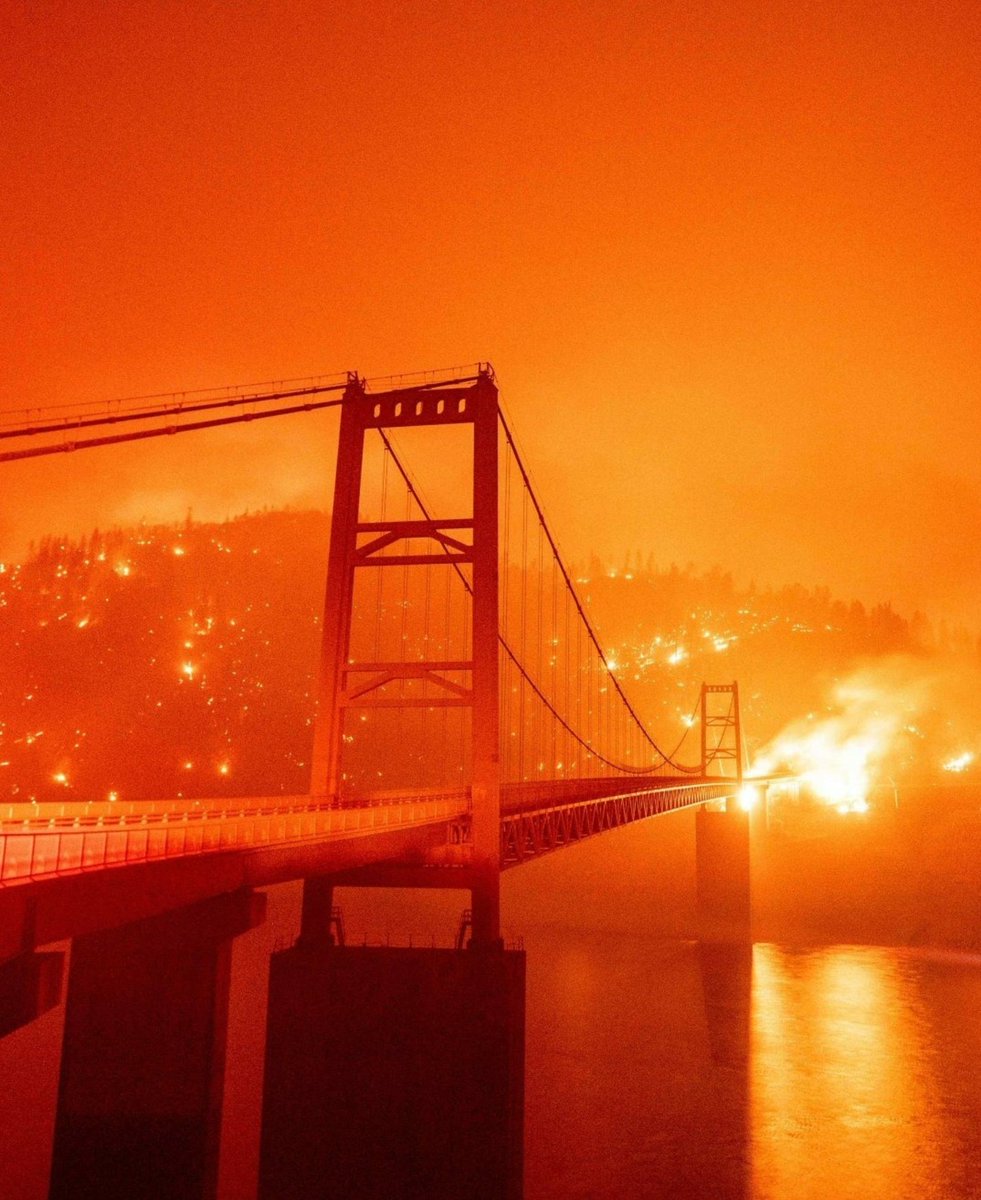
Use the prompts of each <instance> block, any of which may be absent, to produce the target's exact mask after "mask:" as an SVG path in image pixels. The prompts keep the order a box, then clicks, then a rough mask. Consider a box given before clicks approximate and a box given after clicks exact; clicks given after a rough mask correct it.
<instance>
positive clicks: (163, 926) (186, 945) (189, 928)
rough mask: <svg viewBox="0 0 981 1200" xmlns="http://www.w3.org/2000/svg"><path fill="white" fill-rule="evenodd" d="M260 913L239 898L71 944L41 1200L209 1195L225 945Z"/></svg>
mask: <svg viewBox="0 0 981 1200" xmlns="http://www.w3.org/2000/svg"><path fill="white" fill-rule="evenodd" d="M264 912H265V896H264V895H262V894H259V893H253V892H240V893H233V894H229V895H225V896H220V897H218V898H216V899H214V900H209V901H205V902H204V903H201V904H195V905H191V906H189V907H187V908H183V909H178V910H176V911H174V912H171V913H167V914H165V915H163V916H160V917H153V918H150V919H147V920H144V921H137V922H133V923H132V924H129V925H125V926H122V927H121V928H117V929H112V930H107V931H103V932H99V933H93V934H88V935H86V936H83V937H79V938H76V939H75V941H74V942H73V944H72V956H71V971H70V975H69V981H68V1000H67V1011H66V1016H65V1035H64V1046H63V1051H62V1064H61V1087H60V1094H59V1101H58V1116H57V1123H56V1129H55V1146H54V1159H53V1165H52V1182H51V1193H50V1195H51V1197H52V1200H69V1198H71V1200H75V1198H76V1197H80V1196H105V1197H109V1196H125V1197H127V1200H137V1198H140V1200H149V1198H153V1200H164V1198H168V1200H170V1198H174V1200H176V1198H177V1197H180V1198H181V1200H189V1198H192V1197H213V1196H214V1195H215V1193H216V1188H217V1176H218V1149H219V1140H220V1128H221V1101H222V1087H223V1082H224V1066H225V1034H226V1019H227V1010H228V985H229V966H230V954H231V939H232V938H234V937H235V936H236V935H237V934H240V933H244V932H245V931H246V930H248V929H251V928H253V927H254V926H255V925H257V924H258V923H259V922H261V921H262V919H263V916H264Z"/></svg>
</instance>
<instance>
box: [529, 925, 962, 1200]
mask: <svg viewBox="0 0 981 1200" xmlns="http://www.w3.org/2000/svg"><path fill="white" fill-rule="evenodd" d="M533 941H534V944H533V945H532V944H529V958H528V968H529V994H528V1022H529V1024H528V1074H527V1165H528V1173H527V1185H528V1186H527V1200H553V1198H554V1200H558V1198H559V1197H563V1198H564V1197H591V1198H595V1200H607V1198H609V1200H613V1198H614V1197H616V1198H619V1197H625V1196H630V1197H666V1198H671V1200H674V1198H679V1200H683V1198H685V1197H719V1198H720V1200H726V1198H729V1197H733V1198H735V1197H747V1198H748V1200H791V1198H792V1200H809V1198H810V1197H814V1198H817V1197H821V1198H822V1200H823V1198H825V1197H829V1196H830V1197H834V1198H835V1200H851V1198H852V1197H854V1198H856V1200H858V1198H859V1197H861V1198H862V1200H933V1198H936V1200H969V1198H976V1197H978V1196H979V1195H981V1184H979V1183H978V1180H979V1178H981V1137H979V1134H978V1129H979V1125H981V1022H979V1020H978V1016H977V1014H978V1011H979V1006H981V960H979V959H978V958H976V957H975V958H973V959H972V958H970V957H968V956H961V957H958V956H952V955H948V956H939V955H933V956H931V955H924V954H921V953H915V952H912V951H906V950H897V949H883V948H867V947H830V948H820V949H815V950H807V951H795V950H789V949H785V948H780V947H777V946H772V945H760V946H756V947H755V948H754V950H753V952H752V957H751V959H750V956H749V955H748V954H740V953H738V952H736V953H732V952H727V951H725V950H719V949H713V948H706V947H698V946H696V945H695V944H693V943H660V944H655V945H652V944H651V943H649V942H646V941H644V940H643V939H630V938H620V939H617V940H616V941H615V942H614V941H611V940H609V939H608V938H603V937H599V936H590V935H579V934H573V933H567V932H563V933H561V934H559V933H556V932H555V931H552V932H551V933H550V935H549V936H545V934H544V932H543V934H542V936H541V939H540V940H539V938H537V937H536V938H534V939H533Z"/></svg>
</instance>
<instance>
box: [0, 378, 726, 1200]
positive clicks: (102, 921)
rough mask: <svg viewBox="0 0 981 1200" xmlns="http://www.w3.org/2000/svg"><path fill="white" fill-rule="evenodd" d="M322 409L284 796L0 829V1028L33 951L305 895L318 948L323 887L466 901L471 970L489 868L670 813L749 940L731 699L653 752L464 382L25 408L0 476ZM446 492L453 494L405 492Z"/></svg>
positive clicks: (134, 809) (45, 958)
mask: <svg viewBox="0 0 981 1200" xmlns="http://www.w3.org/2000/svg"><path fill="white" fill-rule="evenodd" d="M335 407H336V408H338V409H339V410H340V432H339V443H338V452H337V468H336V472H335V485H334V497H333V508H332V515H331V521H332V525H331V536H330V543H329V548H328V565H327V582H326V596H325V602H324V606H323V616H322V649H321V658H320V664H319V688H318V697H317V710H316V717H315V719H314V729H313V747H312V766H311V776H310V785H309V789H308V791H307V792H306V793H304V794H302V795H289V796H242V797H239V798H233V799H229V798H227V797H223V798H221V799H207V798H197V799H178V798H174V799H169V800H154V801H151V800H146V801H140V800H133V801H126V802H125V803H124V802H121V801H116V802H113V801H101V800H100V801H96V800H92V801H90V802H85V801H72V802H66V803H41V804H39V803H31V804H24V803H10V804H4V805H3V806H0V1008H3V1009H4V1013H3V1021H4V1025H5V1027H6V1029H7V1030H11V1029H14V1028H17V1027H19V1026H20V1025H22V1024H24V1023H25V1022H27V1021H29V1020H30V1019H32V1018H33V1017H35V1016H36V1015H38V1014H39V1013H40V1012H43V1011H44V1010H45V1008H47V1007H50V1006H51V1004H53V1003H56V1002H57V999H58V997H59V996H60V974H59V973H60V970H61V962H60V956H59V955H57V954H46V953H45V952H44V951H43V949H41V948H43V947H44V946H46V945H48V944H50V943H53V942H57V941H59V940H61V939H67V938H75V939H82V940H83V941H84V939H85V938H86V937H94V938H96V939H99V938H103V939H104V938H105V936H106V931H110V932H111V931H112V930H113V929H115V928H120V927H122V928H124V929H132V928H136V927H137V924H138V923H140V922H143V923H146V922H148V921H150V922H153V921H156V922H158V924H159V922H160V921H166V920H167V919H168V917H167V915H168V914H172V913H176V912H178V911H182V912H186V911H187V910H188V906H198V908H197V909H196V910H195V911H199V910H200V911H204V910H203V909H201V908H200V906H202V905H204V906H207V905H209V904H211V905H212V906H214V905H215V904H218V905H220V906H221V905H223V906H224V907H223V908H221V915H220V916H219V917H218V918H217V925H216V926H215V929H216V932H215V934H214V937H213V938H212V941H213V942H214V943H215V944H217V943H218V942H220V941H222V940H223V939H226V940H227V938H228V937H233V936H235V935H236V934H237V933H240V932H242V931H243V930H245V929H248V928H251V927H252V925H253V924H254V923H255V921H257V920H261V911H260V910H261V908H262V902H261V893H257V892H256V891H255V889H258V888H262V887H266V886H269V885H272V884H275V883H279V882H283V881H288V880H304V881H305V883H304V899H303V908H302V919H301V928H300V938H299V943H298V945H300V946H307V947H309V946H321V947H323V946H327V945H331V944H333V943H335V942H336V941H338V940H341V939H342V934H343V923H342V920H341V917H340V915H339V913H338V911H337V909H336V907H335V905H334V889H335V888H336V887H338V886H363V887H421V888H456V889H460V890H462V891H465V892H468V893H469V898H470V903H469V907H468V908H467V910H466V913H465V916H464V919H463V924H462V925H461V933H460V938H459V941H458V945H459V946H461V947H462V946H463V945H464V942H465V941H466V942H467V944H469V946H470V947H471V948H472V949H473V950H475V951H480V950H484V951H487V952H494V951H495V950H497V949H500V948H501V947H502V942H501V926H500V877H501V872H502V871H503V870H506V869H509V868H515V867H518V866H521V865H522V864H524V863H527V862H529V861H531V860H533V859H535V858H537V857H539V856H541V855H542V854H545V853H548V852H555V851H557V850H560V849H562V848H564V847H568V846H571V845H574V844H576V843H577V842H579V841H581V840H582V839H584V838H587V837H590V836H593V835H596V834H599V833H602V832H604V831H607V830H611V829H615V828H617V827H620V826H623V825H626V824H629V823H631V822H636V821H640V820H645V819H647V818H650V817H653V816H655V815H657V814H660V813H665V812H669V811H673V810H677V809H681V808H690V807H697V808H699V816H700V819H702V818H703V817H704V818H705V819H706V820H707V819H708V818H709V817H713V818H716V817H720V816H721V817H723V820H722V821H721V822H720V821H716V823H715V824H714V825H711V824H709V825H707V826H706V831H705V844H706V846H707V847H708V849H707V850H705V851H704V852H703V851H702V849H701V848H700V850H699V854H700V861H699V873H700V882H701V878H702V876H703V875H704V877H705V890H706V893H707V894H708V893H713V891H714V899H713V898H712V897H711V896H710V906H711V903H714V905H715V908H716V909H717V910H718V909H719V908H720V906H721V907H722V908H726V906H729V907H733V906H734V908H735V909H738V910H740V913H741V914H742V915H741V916H739V918H738V921H742V922H743V924H744V925H745V926H746V928H748V865H747V864H748V841H747V840H746V838H747V834H746V823H745V821H744V820H743V819H742V818H743V816H744V814H741V813H737V812H736V811H735V810H736V807H737V804H736V801H737V796H738V793H739V789H740V787H741V786H742V784H743V773H744V772H743V768H744V749H743V738H742V731H741V727H740V714H739V693H738V687H737V685H736V684H735V683H714V682H710V683H705V684H703V685H702V687H701V689H700V692H699V694H698V695H697V696H695V697H693V698H692V708H691V713H690V716H689V717H688V719H687V720H686V722H685V727H684V733H683V735H682V736H681V737H680V738H676V739H673V740H672V741H671V744H667V741H666V739H665V737H664V736H662V735H660V734H658V733H657V732H656V731H654V730H652V729H651V728H650V727H649V724H648V722H647V721H646V720H645V719H644V717H643V716H642V714H641V713H640V712H639V711H638V708H637V706H636V705H635V704H634V703H633V702H632V700H631V698H630V697H629V695H628V693H627V690H626V689H625V688H624V686H623V684H622V682H621V679H620V677H619V674H618V666H617V664H616V663H614V662H613V661H612V660H611V657H610V655H609V654H608V653H607V652H606V650H605V649H604V645H603V642H602V641H601V638H600V636H599V634H598V632H597V630H596V628H595V627H594V625H593V622H592V620H591V619H590V615H589V613H588V611H587V606H586V605H585V604H584V602H583V600H582V599H581V598H580V596H579V594H578V592H577V588H576V584H575V581H574V579H573V577H572V574H571V572H570V569H569V567H568V564H567V563H566V561H565V560H564V558H563V556H562V554H561V553H560V550H559V543H558V540H557V537H556V535H555V533H554V531H553V529H552V527H551V526H550V524H549V522H548V521H547V520H546V516H545V510H544V506H543V504H542V502H541V499H540V497H539V495H538V494H537V492H536V490H535V488H534V486H533V483H532V477H531V473H530V471H529V469H528V466H527V464H526V463H525V461H524V458H523V456H522V454H521V453H520V450H519V447H518V442H517V439H516V437H515V434H514V431H513V430H512V428H511V426H510V424H509V421H508V419H507V417H506V415H505V412H504V410H503V408H502V405H501V403H500V401H499V395H498V388H497V384H496V380H495V377H494V373H493V370H492V369H491V367H490V366H489V365H487V364H480V365H478V366H477V367H475V368H473V369H470V370H467V371H457V372H444V373H438V374H429V375H425V376H419V377H406V378H401V379H398V380H385V381H371V382H369V381H366V380H364V379H362V378H361V377H360V376H359V375H358V374H356V373H352V374H348V375H346V376H345V377H343V378H332V379H323V380H303V381H293V382H291V383H289V384H282V385H277V386H274V387H265V388H254V387H253V388H230V389H225V390H223V391H221V392H206V393H185V394H182V395H180V396H157V397H144V398H141V399H140V400H138V401H127V402H117V403H115V404H113V405H109V406H91V407H80V406H72V407H66V408H65V409H64V410H45V411H42V412H32V413H25V414H22V415H21V417H20V418H19V419H17V420H15V421H10V422H8V424H7V425H4V426H0V463H13V462H15V461H17V460H21V459H25V458H30V457H36V456H41V455H48V454H63V453H70V452H78V451H82V450H88V449H97V448H106V447H111V446H114V445H118V444H121V443H123V442H126V441H134V440H142V439H146V438H151V437H167V436H171V437H172V436H175V435H179V434H183V433H189V432H193V431H195V430H202V429H213V428H216V427H219V426H222V425H227V424H234V423H242V422H251V421H257V420H265V419H270V418H284V417H287V416H289V415H291V414H298V413H301V412H311V411H317V410H321V409H327V408H335ZM107 429H108V432H107ZM417 430H425V431H427V435H428V436H429V438H430V440H429V441H427V442H426V443H425V444H424V449H423V451H422V462H421V464H420V463H419V462H415V461H411V458H410V454H409V452H408V451H407V450H406V448H405V445H404V444H403V439H404V440H405V442H406V444H407V443H408V442H409V441H411V439H412V437H413V436H414V434H415V431H417ZM441 437H446V438H448V440H447V442H446V448H442V449H441V448H439V439H440V438H441ZM467 467H469V470H468V471H465V470H464V469H465V468H467ZM461 471H464V473H465V474H466V476H467V479H466V483H465V484H464V485H463V486H462V488H461V487H457V488H456V490H455V492H454V491H453V489H452V488H451V489H449V491H448V494H447V495H441V496H440V497H439V498H438V499H433V498H431V497H430V496H429V494H428V493H429V492H430V490H431V489H432V488H433V487H435V488H436V490H440V485H441V483H442V481H443V479H444V478H445V477H446V476H447V475H453V476H456V475H458V474H460V472H461ZM444 490H445V489H444ZM382 761H383V762H384V766H385V770H384V772H383V775H384V788H383V789H382V790H379V789H378V787H377V780H378V778H379V774H380V772H379V770H378V765H379V763H380V762H382ZM707 805H711V806H712V808H713V809H714V810H715V811H713V812H712V813H708V812H707V811H706V808H705V806H707ZM734 829H735V830H736V832H735V835H734V834H733V830H734ZM700 836H701V833H700ZM720 839H721V840H720ZM734 839H735V840H734ZM740 839H741V840H740ZM713 846H714V847H715V849H713ZM733 846H738V847H739V848H738V849H737V852H736V854H735V861H737V864H738V865H737V867H736V869H735V878H734V879H729V880H726V879H725V878H723V876H724V875H725V873H726V870H727V869H728V868H727V866H726V864H727V863H731V861H733V854H732V848H733ZM720 847H721V850H720V849H719V848H720ZM720 855H721V857H720ZM713 859H714V860H716V861H714V862H713ZM703 860H704V861H703ZM720 863H721V864H722V865H721V866H720ZM703 868H704V869H703ZM257 897H259V899H258V900H257ZM738 921H737V923H738ZM205 924H207V922H205ZM181 929H183V930H184V933H183V934H182V935H181V936H182V937H186V936H187V931H186V928H185V926H183V925H182V926H181ZM81 944H82V943H81V942H80V943H79V945H81ZM98 945H99V947H100V948H99V950H98V955H102V956H104V955H105V954H106V949H105V945H104V943H103V942H99V943H98ZM98 955H97V956H96V957H98ZM127 961H129V960H127ZM84 962H85V958H84V955H82V954H81V953H80V952H79V954H78V956H77V963H78V965H77V967H76V966H75V965H73V975H74V974H75V973H76V971H77V973H78V974H79V977H80V978H83V977H84V975H85V971H86V970H89V971H90V972H92V971H95V970H96V968H95V966H94V965H93V964H92V962H90V963H89V965H88V967H86V966H84V965H83V964H84ZM141 969H142V968H141ZM146 970H147V971H149V970H150V968H149V967H147V968H146ZM149 977H150V976H149V975H147V978H149ZM103 982H104V981H103ZM82 986H83V985H82V984H79V987H80V988H81V987H82ZM90 1002H91V997H90ZM2 1032H4V1030H3V1029H0V1033H2ZM63 1082H64V1081H63ZM283 1136H285V1135H283ZM76 1150H77V1147H76ZM66 1153H67V1151H66ZM69 1157H71V1155H69ZM75 1157H76V1159H77V1157H78V1155H77V1153H76V1155H75ZM65 1178H66V1179H68V1178H72V1179H77V1175H72V1174H71V1172H69V1174H68V1175H66V1176H65ZM65 1186H66V1187H67V1186H68V1185H67V1184H66V1185H65ZM66 1194H67V1193H66ZM134 1194H135V1193H134ZM182 1194H183V1193H182ZM270 1194H272V1193H270ZM433 1194H434V1195H435V1193H433Z"/></svg>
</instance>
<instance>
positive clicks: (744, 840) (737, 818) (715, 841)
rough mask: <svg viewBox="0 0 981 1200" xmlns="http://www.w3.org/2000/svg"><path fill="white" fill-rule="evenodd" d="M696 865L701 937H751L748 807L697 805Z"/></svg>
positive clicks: (744, 940) (742, 939)
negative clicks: (727, 808) (721, 809)
mask: <svg viewBox="0 0 981 1200" xmlns="http://www.w3.org/2000/svg"><path fill="white" fill-rule="evenodd" d="M695 866H696V876H697V895H698V935H699V937H700V938H701V940H702V941H705V942H731V943H750V942H752V940H753V934H752V909H751V874H750V837H749V813H746V812H741V811H739V810H735V811H726V812H712V811H710V810H708V809H699V810H698V811H697V812H696V814H695Z"/></svg>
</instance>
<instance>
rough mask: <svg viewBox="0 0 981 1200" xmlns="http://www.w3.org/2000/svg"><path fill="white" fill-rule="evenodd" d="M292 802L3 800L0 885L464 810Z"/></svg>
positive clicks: (445, 816) (445, 804)
mask: <svg viewBox="0 0 981 1200" xmlns="http://www.w3.org/2000/svg"><path fill="white" fill-rule="evenodd" d="M293 799H294V801H295V802H294V803H284V802H283V799H282V798H279V799H277V800H276V801H275V802H274V803H270V802H269V801H268V800H266V799H264V798H262V799H258V800H257V802H256V804H255V805H254V806H250V805H249V804H248V803H247V802H246V803H245V804H243V803H242V801H237V802H236V804H235V807H234V808H233V807H231V806H229V805H228V804H227V803H226V804H225V805H224V806H223V807H220V808H219V807H214V808H208V809H206V808H205V807H204V804H205V803H206V802H201V803H202V807H201V808H200V809H192V808H188V807H187V805H186V802H185V803H184V807H183V808H182V809H180V810H178V811H171V810H168V809H167V808H166V805H163V806H162V808H163V811H153V812H150V811H140V810H139V804H140V802H134V805H133V806H124V810H123V811H119V810H117V809H115V808H113V809H112V810H111V811H110V812H109V813H105V812H98V813H92V812H89V813H85V812H78V813H71V812H67V811H66V812H63V813H62V814H61V815H56V814H51V815H47V814H45V813H44V811H43V808H42V806H40V805H28V806H26V807H27V808H29V809H33V813H32V814H31V816H30V817H21V818H20V819H10V818H9V817H8V813H9V812H10V810H11V809H12V808H17V809H20V808H22V807H25V806H21V805H15V806H11V805H5V806H4V808H3V810H2V811H0V887H4V886H8V885H11V884H16V883H24V882H27V881H31V880H35V879H43V878H49V877H57V876H59V875H68V874H77V873H79V872H83V871H98V870H105V869H106V868H109V867H115V866H127V865H136V864H141V863H147V862H152V861H157V860H161V859H169V858H180V857H184V856H188V855H198V854H215V853H222V852H227V851H234V850H249V849H255V848H258V847H263V846H271V845H276V844H281V843H285V842H294V841H304V840H310V839H319V838H325V837H331V838H344V837H356V836H358V835H365V834H370V833H372V832H378V831H381V830H384V829H391V828H396V827H401V828H407V827H410V826H413V825H425V824H430V823H433V822H438V821H444V820H446V821H449V820H452V819H453V818H454V817H458V816H461V815H462V814H463V813H464V812H465V811H466V805H465V803H463V802H461V801H460V800H459V799H458V798H457V799H426V800H421V801H415V802H412V801H409V800H405V801H402V802H401V803H396V804H387V805H385V804H376V805H369V806H364V807H361V808H338V807H337V806H336V805H334V804H333V803H317V802H316V801H313V800H311V798H310V797H309V796H303V797H295V798H293ZM147 803H149V802H147ZM59 807H61V806H59ZM65 807H66V808H68V809H70V808H71V807H73V806H71V805H68V806H65ZM78 807H79V808H81V809H85V808H86V807H87V806H85V805H80V806H78ZM99 807H101V806H99ZM133 809H136V810H137V811H133ZM39 810H40V812H39Z"/></svg>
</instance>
